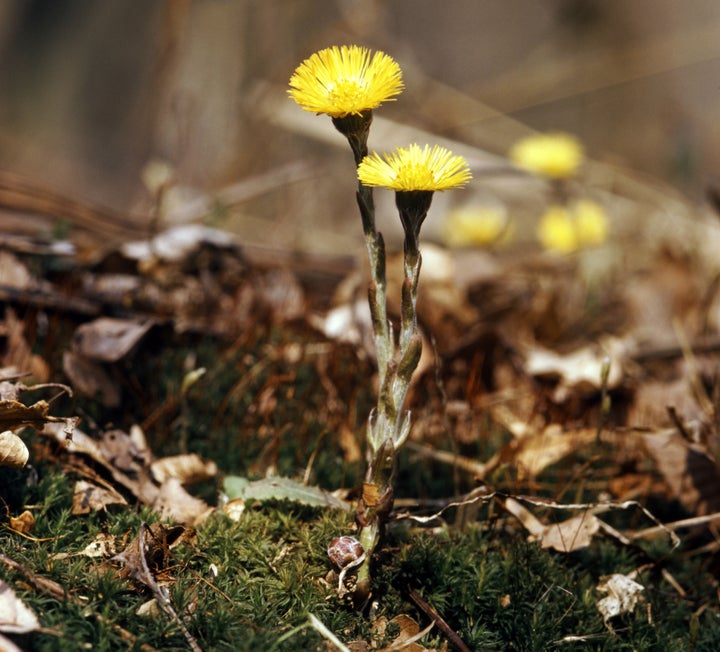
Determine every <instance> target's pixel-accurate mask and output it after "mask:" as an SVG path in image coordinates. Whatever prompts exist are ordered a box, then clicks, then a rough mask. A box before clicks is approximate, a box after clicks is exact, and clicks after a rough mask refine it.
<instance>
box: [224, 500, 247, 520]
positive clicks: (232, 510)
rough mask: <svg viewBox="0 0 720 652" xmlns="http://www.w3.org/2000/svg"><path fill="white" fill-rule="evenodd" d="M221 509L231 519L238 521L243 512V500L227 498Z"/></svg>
mask: <svg viewBox="0 0 720 652" xmlns="http://www.w3.org/2000/svg"><path fill="white" fill-rule="evenodd" d="M222 511H223V512H224V513H225V515H226V516H227V517H228V518H229V519H230V520H231V521H235V522H237V521H239V520H240V519H241V518H242V515H243V513H244V512H245V501H244V500H243V499H242V498H233V499H232V500H228V502H226V503H225V504H224V505H223V507H222Z"/></svg>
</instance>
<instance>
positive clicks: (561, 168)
mask: <svg viewBox="0 0 720 652" xmlns="http://www.w3.org/2000/svg"><path fill="white" fill-rule="evenodd" d="M510 159H511V160H512V161H513V163H515V164H516V165H517V166H519V167H521V168H524V169H525V170H528V171H529V172H533V173H534V174H539V175H541V176H545V177H548V178H550V179H564V178H567V177H571V176H573V175H574V174H575V173H576V172H577V170H578V168H579V167H580V164H581V163H582V160H583V149H582V145H581V144H580V142H579V141H578V139H577V138H575V137H574V136H571V135H570V134H565V133H560V132H557V133H546V134H534V135H532V136H528V137H527V138H523V139H522V140H520V141H518V142H517V143H515V145H513V147H512V149H511V150H510Z"/></svg>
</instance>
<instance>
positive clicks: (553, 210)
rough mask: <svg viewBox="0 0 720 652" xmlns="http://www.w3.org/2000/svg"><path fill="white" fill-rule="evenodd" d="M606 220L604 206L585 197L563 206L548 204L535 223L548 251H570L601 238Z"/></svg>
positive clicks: (606, 228) (604, 231)
mask: <svg viewBox="0 0 720 652" xmlns="http://www.w3.org/2000/svg"><path fill="white" fill-rule="evenodd" d="M607 234H608V221H607V215H606V214H605V210H604V209H603V208H602V206H600V205H599V204H597V203H595V202H593V201H590V200H589V199H580V200H578V201H575V202H573V203H572V204H570V206H569V207H565V206H557V205H553V206H550V207H549V208H548V209H547V210H546V211H545V213H544V214H543V216H542V217H541V218H540V222H539V224H538V230H537V236H538V240H540V244H541V245H542V246H543V247H544V248H545V249H547V250H549V251H555V252H558V253H563V254H567V253H571V252H573V251H576V250H577V249H581V248H582V247H588V246H592V245H599V244H602V243H603V242H605V240H606V238H607Z"/></svg>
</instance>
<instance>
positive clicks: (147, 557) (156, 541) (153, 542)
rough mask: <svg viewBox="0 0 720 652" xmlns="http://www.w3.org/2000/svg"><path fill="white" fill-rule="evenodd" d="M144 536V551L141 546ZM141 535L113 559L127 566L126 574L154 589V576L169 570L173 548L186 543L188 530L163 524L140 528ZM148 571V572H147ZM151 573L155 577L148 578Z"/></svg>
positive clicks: (143, 525)
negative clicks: (169, 560)
mask: <svg viewBox="0 0 720 652" xmlns="http://www.w3.org/2000/svg"><path fill="white" fill-rule="evenodd" d="M140 534H142V541H143V549H142V550H141V546H140ZM140 534H139V535H138V537H136V538H135V539H133V540H132V541H131V542H130V543H129V544H128V545H127V547H126V548H125V550H123V551H122V552H121V553H119V554H117V555H115V556H114V557H112V561H119V562H121V563H122V564H123V565H124V566H125V570H124V573H125V574H126V575H129V576H130V577H131V578H133V579H134V580H136V581H138V582H141V583H142V584H145V585H146V586H149V587H150V588H151V589H152V588H154V585H153V581H154V576H156V575H157V574H158V573H161V572H163V571H164V570H165V569H166V568H167V563H168V559H169V553H170V550H171V549H172V548H174V547H175V546H177V545H179V544H180V543H182V542H183V541H185V539H186V536H187V530H186V529H185V528H184V527H182V526H179V525H177V526H174V527H168V526H166V525H163V524H162V523H153V524H152V525H145V524H144V523H143V524H142V525H141V526H140ZM145 569H147V571H146V570H145ZM148 572H150V573H151V574H152V575H153V577H148V576H147V573H148Z"/></svg>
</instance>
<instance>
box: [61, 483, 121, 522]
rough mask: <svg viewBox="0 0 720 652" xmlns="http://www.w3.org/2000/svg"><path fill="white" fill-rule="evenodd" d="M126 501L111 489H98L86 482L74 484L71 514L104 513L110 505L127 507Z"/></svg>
mask: <svg viewBox="0 0 720 652" xmlns="http://www.w3.org/2000/svg"><path fill="white" fill-rule="evenodd" d="M127 504H128V503H127V500H125V498H123V496H122V495H121V494H119V493H118V492H117V491H115V490H114V489H113V488H112V487H100V486H98V485H96V484H93V483H92V482H88V481H87V480H78V481H77V482H76V483H75V488H74V490H73V500H72V513H73V514H76V515H79V514H89V513H90V512H91V511H92V512H99V511H101V510H102V511H104V510H106V509H107V508H108V507H110V506H111V505H122V506H124V505H127Z"/></svg>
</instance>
